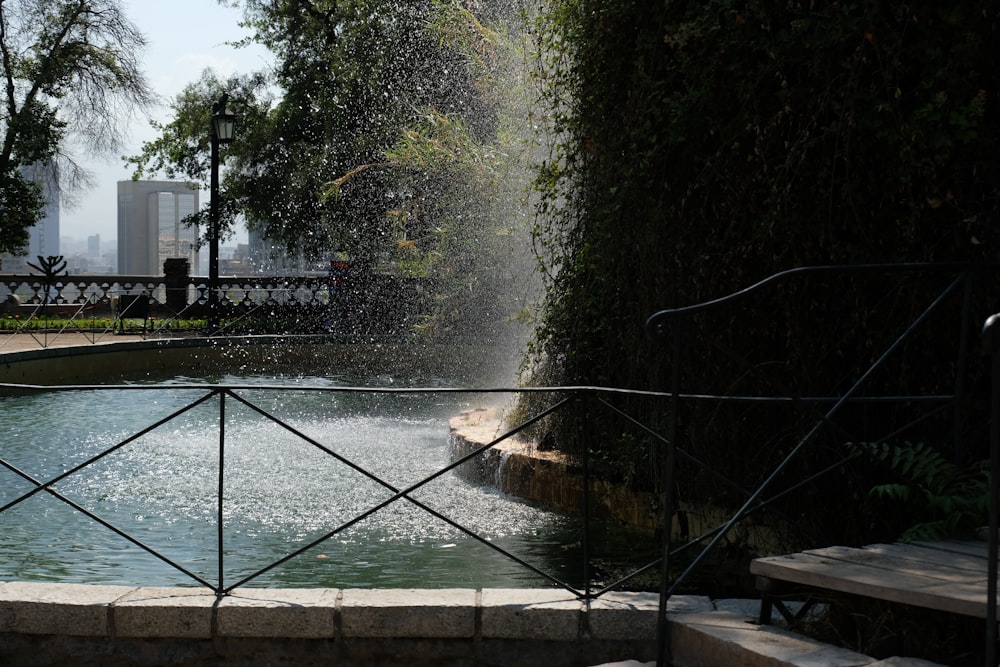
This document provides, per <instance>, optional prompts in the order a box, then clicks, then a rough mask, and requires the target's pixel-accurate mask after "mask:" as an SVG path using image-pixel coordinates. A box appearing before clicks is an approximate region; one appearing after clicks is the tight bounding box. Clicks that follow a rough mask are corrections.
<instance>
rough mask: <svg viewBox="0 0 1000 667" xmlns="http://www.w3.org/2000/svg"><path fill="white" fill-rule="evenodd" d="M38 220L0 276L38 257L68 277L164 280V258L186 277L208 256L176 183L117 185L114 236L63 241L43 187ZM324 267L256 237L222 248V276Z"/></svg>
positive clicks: (201, 272) (6, 258) (189, 193)
mask: <svg viewBox="0 0 1000 667" xmlns="http://www.w3.org/2000/svg"><path fill="white" fill-rule="evenodd" d="M46 192H47V194H48V195H49V204H48V206H46V209H45V214H44V216H43V219H42V220H41V221H40V222H39V223H38V224H36V225H35V226H34V227H32V228H31V229H30V230H29V242H28V246H27V248H26V249H25V251H24V253H23V254H19V255H11V254H4V255H0V273H2V274H15V275H30V274H32V273H35V271H34V270H33V269H32V268H31V267H30V266H29V265H28V263H29V262H31V263H37V260H36V258H37V257H38V256H39V255H40V256H43V257H49V256H57V255H61V256H62V257H63V258H64V259H65V260H66V271H67V272H68V273H69V274H70V275H108V276H114V275H129V276H159V275H163V264H164V262H165V261H166V260H167V259H186V260H187V261H188V266H189V267H190V275H195V276H207V275H208V252H207V250H206V251H205V252H202V251H201V249H200V248H199V247H198V244H197V240H198V229H197V228H195V227H191V226H189V225H187V224H185V223H184V222H183V221H184V219H185V218H186V217H187V216H189V215H191V214H192V213H194V212H196V211H197V210H198V194H199V193H198V190H197V189H195V188H192V187H191V186H189V185H188V184H185V183H179V182H176V181H119V183H118V237H117V238H107V239H105V238H102V237H101V235H100V234H93V235H91V236H88V237H86V238H85V239H80V238H74V237H69V236H60V230H59V204H58V196H52V193H51V190H50V189H46ZM320 268H322V267H321V265H315V266H313V265H310V264H309V263H307V262H305V261H304V260H303V259H302V258H301V257H289V256H287V254H286V253H285V252H283V251H282V250H280V249H278V248H275V247H273V246H271V245H270V244H269V243H267V242H266V241H264V240H263V239H261V238H260V237H259V236H258V235H255V234H252V233H251V234H250V235H249V240H248V243H238V244H237V245H235V246H232V245H230V246H222V247H220V248H219V274H220V275H221V276H227V275H231V276H248V275H289V276H294V275H303V274H305V273H309V272H313V271H316V270H317V269H320Z"/></svg>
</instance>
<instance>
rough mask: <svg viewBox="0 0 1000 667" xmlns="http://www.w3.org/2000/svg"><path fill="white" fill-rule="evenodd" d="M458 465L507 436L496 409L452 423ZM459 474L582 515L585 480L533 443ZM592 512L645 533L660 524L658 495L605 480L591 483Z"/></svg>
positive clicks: (494, 453)
mask: <svg viewBox="0 0 1000 667" xmlns="http://www.w3.org/2000/svg"><path fill="white" fill-rule="evenodd" d="M450 427H451V430H450V436H449V439H450V447H451V456H452V460H453V461H454V460H457V459H459V458H462V457H464V456H467V455H468V454H470V453H471V452H474V451H476V450H477V449H479V448H481V447H483V446H484V445H487V444H489V443H491V442H493V441H494V440H495V439H496V438H498V437H499V436H500V435H502V434H503V430H502V428H501V420H500V416H499V411H498V410H497V409H495V408H480V409H476V410H468V411H466V412H463V413H462V414H460V415H458V416H457V417H453V418H452V419H451V422H450ZM458 473H459V474H461V475H462V476H463V477H465V478H466V479H468V480H469V481H472V482H475V483H477V484H490V485H492V486H494V487H496V488H497V489H499V490H500V491H503V492H504V493H509V494H511V495H516V496H518V497H520V498H524V499H525V500H528V501H529V502H532V503H536V504H538V505H541V506H543V507H547V508H550V509H554V510H557V511H560V512H565V513H574V514H576V513H580V511H581V509H582V504H583V474H582V471H581V470H580V466H579V465H575V464H574V463H573V461H572V460H570V459H569V457H567V456H566V455H565V454H562V453H561V452H554V451H539V450H538V449H537V448H536V447H534V445H533V444H532V443H530V442H526V441H524V440H522V439H520V438H518V437H513V438H510V439H507V440H504V441H503V442H501V443H499V444H497V445H495V446H494V447H491V448H490V449H488V450H486V451H484V452H483V453H482V454H480V455H479V456H477V457H476V458H474V459H472V460H470V461H468V462H467V463H465V464H463V465H462V466H460V468H459V469H458ZM590 497H591V499H592V507H591V511H594V510H595V509H596V511H597V512H598V513H599V514H603V515H605V516H607V517H610V518H612V519H613V520H615V521H618V522H619V523H622V524H624V525H627V526H629V527H630V528H632V529H634V530H636V531H640V532H643V533H653V532H654V531H656V530H657V528H658V526H659V524H660V520H659V519H660V517H659V516H658V512H657V510H656V507H657V503H656V501H655V498H654V497H653V496H652V494H649V493H635V492H632V491H630V490H628V489H626V488H624V487H622V486H619V485H616V484H610V483H608V482H605V481H603V480H599V479H592V480H590Z"/></svg>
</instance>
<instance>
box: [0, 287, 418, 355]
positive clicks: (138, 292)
mask: <svg viewBox="0 0 1000 667" xmlns="http://www.w3.org/2000/svg"><path fill="white" fill-rule="evenodd" d="M208 290H209V286H208V282H207V278H203V277H189V278H185V279H184V280H183V281H182V282H177V281H175V280H173V279H171V278H164V277H159V276H64V277H61V278H59V279H58V280H56V281H54V282H49V283H46V282H45V281H44V280H43V279H42V278H41V277H39V276H18V275H0V335H2V333H3V332H8V333H21V332H26V333H33V332H38V331H45V332H46V333H47V334H49V335H53V334H61V333H71V332H81V331H86V332H88V333H91V334H100V335H98V336H96V337H95V336H91V339H92V340H91V342H97V340H99V339H100V338H101V337H102V336H103V335H104V334H110V333H112V332H119V333H122V332H125V331H126V330H128V331H129V332H131V333H136V334H140V335H143V336H147V335H155V336H157V337H164V336H172V335H175V334H177V333H178V331H179V330H183V329H187V330H201V329H203V328H204V325H203V323H199V320H204V319H205V318H206V317H207V310H208ZM217 301H218V304H219V308H220V313H221V317H222V327H221V329H219V330H217V331H214V332H212V333H213V335H225V334H227V333H229V334H233V333H248V331H247V329H250V328H252V329H253V331H251V332H252V333H321V332H327V331H330V330H331V329H333V325H334V324H335V323H339V324H340V328H341V329H345V328H350V329H351V330H353V331H356V332H357V331H362V330H363V331H364V332H365V333H367V334H372V333H373V332H376V331H377V332H381V333H386V332H388V333H387V335H392V336H398V335H401V334H402V333H403V332H405V331H406V330H407V327H408V326H409V325H410V324H412V323H414V322H416V321H417V320H418V318H419V311H420V309H421V307H422V305H423V284H422V281H420V280H417V279H410V278H401V277H398V276H392V275H386V274H376V273H371V274H366V275H363V276H360V277H358V278H357V279H355V280H352V282H351V283H344V284H341V285H338V286H337V287H335V288H333V289H331V287H330V286H328V285H327V282H326V278H325V277H322V276H250V277H235V276H234V277H222V278H221V279H220V282H219V287H218V300H217ZM53 320H58V322H57V323H56V324H53V323H52V321H53ZM137 320H138V321H137ZM297 328H298V329H300V330H298V331H296V329H297ZM38 342H39V344H40V345H41V346H42V347H47V346H48V345H49V344H50V343H51V340H50V338H49V337H45V338H39V339H38ZM3 347H4V341H3V340H2V339H0V350H2V349H3Z"/></svg>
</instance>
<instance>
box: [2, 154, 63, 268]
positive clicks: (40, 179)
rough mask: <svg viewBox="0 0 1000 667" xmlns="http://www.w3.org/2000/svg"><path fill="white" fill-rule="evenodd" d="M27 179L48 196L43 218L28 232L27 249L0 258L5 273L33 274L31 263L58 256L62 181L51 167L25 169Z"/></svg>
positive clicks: (50, 165)
mask: <svg viewBox="0 0 1000 667" xmlns="http://www.w3.org/2000/svg"><path fill="white" fill-rule="evenodd" d="M21 173H22V174H23V176H24V178H25V179H27V180H29V181H34V182H36V183H38V184H39V185H41V187H42V195H43V196H44V197H45V209H44V210H43V213H42V219H41V220H39V221H38V222H37V223H35V225H34V226H32V227H31V229H29V230H28V247H27V248H25V249H24V253H23V254H20V255H3V257H2V258H0V261H2V264H0V266H2V267H3V271H4V273H21V274H27V273H34V269H32V268H31V267H29V266H28V262H32V263H34V264H37V263H38V261H37V259H36V258H37V257H38V256H39V255H41V256H42V257H51V256H54V255H58V254H59V178H58V173H56V171H55V166H54V165H52V164H37V165H32V166H30V167H22V168H21Z"/></svg>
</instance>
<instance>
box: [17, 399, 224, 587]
mask: <svg viewBox="0 0 1000 667" xmlns="http://www.w3.org/2000/svg"><path fill="white" fill-rule="evenodd" d="M215 393H216V392H212V393H210V394H208V395H207V396H204V397H202V398H201V399H198V400H197V401H195V403H193V404H191V405H188V406H186V407H184V408H182V409H180V410H178V411H176V412H174V413H173V414H171V415H170V416H168V417H166V418H164V419H161V420H160V421H158V422H157V423H156V424H153V425H152V426H150V427H148V428H146V429H144V430H143V431H142V432H140V433H136V434H134V435H132V436H130V437H129V438H127V439H125V440H123V441H122V442H120V443H118V444H117V445H115V446H114V447H111V448H110V449H108V450H105V451H104V452H102V453H101V454H99V455H97V456H94V457H92V458H90V459H88V460H87V461H86V462H84V463H82V464H80V465H77V466H75V467H74V468H72V469H70V470H68V471H66V472H65V473H63V474H61V475H59V476H58V477H56V478H53V479H51V480H49V481H47V482H41V481H39V480H37V479H35V478H34V477H33V476H32V475H30V474H28V473H26V472H24V471H22V470H20V469H19V468H17V467H16V466H14V465H12V464H10V463H9V462H7V461H4V460H2V459H0V464H2V465H3V466H4V467H5V468H7V469H8V470H10V471H11V472H13V473H15V474H17V475H18V476H20V477H21V478H23V479H25V480H27V481H28V482H31V483H32V484H35V488H34V489H32V491H30V492H28V493H26V494H24V495H23V496H21V497H20V498H17V499H15V500H14V501H12V502H9V503H7V504H6V505H4V506H3V507H0V514H2V513H3V512H4V511H6V510H7V509H9V508H11V507H13V506H15V505H17V504H18V503H20V502H23V501H24V500H25V499H27V498H30V497H31V496H33V495H35V494H36V493H38V492H39V491H45V492H46V493H47V494H49V495H50V496H52V497H53V498H55V499H57V500H59V501H60V502H62V503H65V504H66V505H68V506H70V507H72V508H73V509H74V510H76V511H77V512H80V513H81V514H83V515H84V516H86V517H87V518H89V519H90V520H92V521H94V522H96V523H98V524H100V525H101V526H104V527H105V528H107V529H108V530H110V531H111V532H113V533H114V534H116V535H118V536H119V537H121V538H123V539H124V540H126V541H128V542H129V543H131V544H133V545H135V546H137V547H139V548H140V549H142V550H143V551H145V552H146V553H148V554H150V555H151V556H154V557H156V558H157V559H159V560H160V561H162V562H163V563H165V564H167V565H169V566H170V567H173V568H174V569H176V570H177V571H179V572H181V573H182V574H184V575H185V576H187V577H190V578H191V579H193V580H194V581H196V582H198V583H200V584H202V585H203V586H207V587H209V588H212V584H210V583H209V582H208V581H206V580H205V579H204V578H202V577H201V576H199V575H197V574H195V573H193V572H191V571H190V570H188V569H187V568H185V567H184V566H183V565H180V564H179V563H176V562H174V561H173V560H172V559H170V558H168V557H167V556H165V555H163V554H162V553H160V552H159V551H157V550H156V549H154V548H152V547H150V546H148V545H146V544H144V543H143V542H141V541H140V540H138V539H136V538H134V537H132V536H131V535H129V534H128V533H127V532H125V531H124V530H122V529H121V528H119V527H117V526H115V525H114V524H112V523H111V522H110V521H107V520H106V519H104V518H102V517H101V516H99V515H98V514H96V513H94V512H92V511H91V510H89V509H87V508H86V507H84V506H82V505H80V504H79V503H77V502H76V501H74V500H72V499H71V498H68V497H67V496H64V495H63V494H61V493H59V492H58V491H57V490H55V489H54V488H52V485H54V484H56V483H57V482H59V481H61V480H63V479H66V478H67V477H69V476H70V475H72V474H74V473H76V472H79V471H80V470H82V469H83V468H85V467H87V466H89V465H92V464H93V463H95V462H97V461H99V460H100V459H102V458H104V457H105V456H107V455H109V454H111V453H112V452H114V451H116V450H118V449H120V448H122V447H124V446H125V445H127V444H129V443H130V442H133V441H134V440H136V439H137V438H140V437H142V436H143V435H145V434H146V433H149V432H150V431H152V430H154V429H155V428H157V427H158V426H162V425H163V424H165V423H167V422H168V421H170V420H172V419H174V418H176V417H178V416H180V415H181V414H184V413H185V412H187V411H188V410H190V409H192V408H194V407H195V406H197V405H199V404H201V403H203V402H205V401H206V400H208V399H209V398H211V396H213V395H215Z"/></svg>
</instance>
